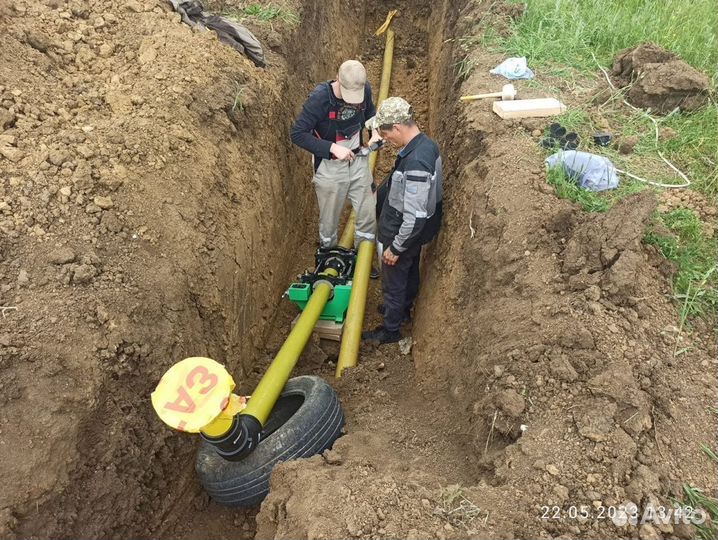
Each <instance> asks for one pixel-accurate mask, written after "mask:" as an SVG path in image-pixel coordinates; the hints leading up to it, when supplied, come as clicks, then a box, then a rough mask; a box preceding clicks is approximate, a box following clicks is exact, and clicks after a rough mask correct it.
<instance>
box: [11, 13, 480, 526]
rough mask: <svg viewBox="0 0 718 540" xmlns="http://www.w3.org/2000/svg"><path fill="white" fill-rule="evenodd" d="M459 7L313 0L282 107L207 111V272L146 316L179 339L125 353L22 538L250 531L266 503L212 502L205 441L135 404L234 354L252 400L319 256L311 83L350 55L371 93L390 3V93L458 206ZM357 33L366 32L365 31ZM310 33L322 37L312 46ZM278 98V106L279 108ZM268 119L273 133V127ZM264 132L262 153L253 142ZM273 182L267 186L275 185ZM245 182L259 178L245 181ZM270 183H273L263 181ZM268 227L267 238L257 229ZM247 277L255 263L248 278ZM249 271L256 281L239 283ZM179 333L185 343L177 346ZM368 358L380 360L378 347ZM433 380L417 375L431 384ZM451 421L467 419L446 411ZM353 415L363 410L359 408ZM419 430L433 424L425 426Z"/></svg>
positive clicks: (461, 451)
mask: <svg viewBox="0 0 718 540" xmlns="http://www.w3.org/2000/svg"><path fill="white" fill-rule="evenodd" d="M460 4H463V2H461V1H459V2H450V1H448V0H447V1H445V2H443V3H441V4H438V5H432V4H431V3H430V2H428V1H422V2H402V1H391V2H370V1H367V2H365V3H363V4H355V3H354V4H352V3H349V2H341V3H336V4H334V3H333V4H332V5H331V6H329V5H327V4H325V3H322V2H318V1H316V0H315V1H308V2H305V3H304V4H303V6H302V9H301V22H300V25H299V27H298V28H296V29H295V30H294V31H293V33H292V34H291V36H290V37H288V38H287V39H286V42H285V45H284V48H283V49H282V53H283V54H284V56H285V59H286V64H285V65H284V66H283V69H284V70H285V72H284V78H283V79H282V82H281V85H282V86H281V88H280V89H279V92H276V93H268V94H266V95H264V96H261V97H258V96H255V99H257V100H262V99H264V100H267V101H268V102H269V103H268V106H267V109H268V110H270V112H269V114H268V115H267V114H263V115H259V114H257V115H254V116H253V113H252V112H251V109H249V111H250V112H249V113H248V114H247V117H246V118H238V117H237V116H236V115H231V114H229V113H227V118H226V119H225V118H221V120H222V121H221V122H220V124H222V125H224V124H229V123H231V124H232V125H233V126H234V128H231V127H230V126H228V125H227V126H226V128H225V129H229V130H231V131H232V132H233V133H234V135H233V136H231V137H229V138H227V137H226V133H223V132H222V131H221V130H220V128H221V127H222V126H220V127H217V126H211V125H210V124H212V123H213V122H215V121H216V120H217V117H216V116H214V117H210V118H208V119H207V125H202V126H200V129H201V130H205V131H206V132H208V133H210V132H212V133H213V134H215V136H217V137H218V138H220V140H221V139H223V138H224V139H226V140H224V141H223V142H221V143H219V148H218V150H219V152H217V153H218V154H219V156H215V158H214V160H213V161H209V162H208V165H209V166H211V167H212V168H213V169H214V170H213V171H212V172H211V173H208V174H207V176H206V178H199V179H193V182H196V183H198V184H201V183H204V184H205V185H206V186H209V191H210V193H211V194H212V197H213V198H215V199H216V200H215V201H212V202H210V201H208V202H207V207H206V208H201V209H197V213H196V215H197V218H196V220H195V223H196V224H199V225H200V226H201V227H200V228H201V230H202V232H203V233H206V234H207V236H208V237H213V239H212V240H208V241H206V242H205V244H204V245H203V247H202V254H203V256H205V257H206V259H205V261H197V263H196V266H195V267H194V268H193V267H192V266H189V267H188V268H183V269H182V272H181V274H182V277H181V279H180V280H179V281H180V283H179V285H177V284H175V283H173V284H172V286H174V287H178V290H177V291H176V292H175V293H174V299H173V303H174V304H185V306H186V307H188V308H189V309H188V310H186V311H184V312H182V311H181V309H184V307H182V308H181V309H180V308H178V307H173V305H170V306H169V307H167V306H166V305H165V306H163V307H162V308H161V309H160V310H159V311H160V312H159V313H157V312H155V311H153V309H152V308H151V307H147V308H146V309H145V311H144V312H143V311H139V312H137V313H135V317H136V318H137V320H139V321H140V322H142V320H143V318H144V320H153V319H154V318H157V317H159V318H160V319H162V320H163V326H162V332H171V333H172V335H173V336H175V339H174V341H172V340H171V339H166V338H165V337H164V336H162V335H161V333H160V331H159V330H158V331H157V333H156V334H151V333H150V334H144V335H143V336H142V337H143V338H144V339H145V340H147V341H150V342H151V341H152V340H156V341H157V344H158V346H157V347H156V349H155V351H153V352H152V353H150V354H149V356H147V354H145V353H143V352H142V350H141V347H137V348H136V350H133V348H132V343H124V342H122V343H121V344H120V346H121V349H122V350H123V351H125V352H123V353H122V354H123V356H122V359H123V361H125V359H127V360H128V361H129V362H130V364H131V366H132V367H133V368H134V369H135V370H137V372H136V373H132V372H128V371H122V372H115V373H112V374H111V376H110V377H108V378H107V380H106V381H104V382H103V383H102V385H101V387H100V389H99V391H98V392H97V394H98V396H99V397H98V403H97V404H96V407H95V409H94V410H93V411H92V413H91V414H90V415H88V416H87V417H86V419H85V420H84V421H83V422H82V424H81V426H80V428H79V433H78V442H77V452H78V454H79V456H80V461H81V462H80V465H79V466H77V467H76V468H75V470H74V471H73V472H72V473H71V474H70V484H69V487H67V488H66V489H65V490H64V491H63V493H62V494H61V495H60V496H58V497H54V498H50V499H45V500H43V502H42V504H39V503H38V504H36V505H35V508H31V509H30V510H28V511H27V512H26V513H25V514H24V515H23V516H22V518H21V519H20V520H19V524H18V526H17V527H16V529H15V532H16V533H17V534H18V535H20V536H22V537H43V536H55V537H92V536H95V537H100V536H101V537H166V538H170V537H172V538H195V537H199V536H203V535H204V536H206V535H208V534H211V535H212V536H215V537H225V536H232V537H236V536H235V535H239V537H241V538H251V537H253V535H254V532H255V525H254V519H253V518H254V515H255V514H256V512H257V509H250V510H233V509H226V508H223V507H220V506H218V505H216V504H215V503H213V502H212V501H210V500H208V498H207V496H206V495H205V494H204V493H203V492H202V490H201V488H200V487H199V485H198V482H197V480H196V478H195V473H194V468H193V462H194V448H195V444H196V442H195V441H194V440H192V439H190V438H189V437H183V436H181V435H179V434H176V433H173V432H170V430H169V429H168V428H166V427H165V426H162V425H159V423H158V422H157V421H156V418H155V417H154V413H153V411H151V409H150V408H148V407H147V406H146V405H147V404H146V403H143V404H142V406H139V405H138V404H137V397H136V395H137V394H138V393H139V394H141V395H143V396H148V395H149V393H150V392H151V390H152V388H153V385H154V382H155V381H156V380H158V378H159V376H160V375H161V373H162V371H163V370H164V369H166V367H168V364H167V362H168V359H169V358H173V359H174V360H177V359H179V358H180V357H184V356H189V355H194V354H206V355H207V356H210V357H215V358H221V359H225V361H226V364H227V367H228V369H229V371H230V372H231V373H233V374H234V375H235V378H236V379H237V381H238V383H239V388H238V389H239V390H240V391H241V392H249V391H251V388H252V387H253V385H254V384H255V383H256V381H257V380H258V378H259V376H260V375H261V373H262V371H263V368H264V367H265V366H266V365H267V363H268V362H269V361H270V360H271V358H272V356H273V353H274V352H276V350H277V349H278V348H279V346H280V345H281V341H282V339H283V338H284V336H286V334H287V332H288V328H289V325H290V323H291V320H292V318H293V317H294V315H295V311H294V306H293V305H290V304H289V302H288V301H284V302H275V299H279V298H280V295H281V293H282V291H283V290H284V289H285V288H286V286H287V285H288V283H289V282H291V280H292V278H293V276H294V275H296V274H298V273H300V272H302V271H303V270H305V269H307V268H308V266H310V264H311V261H312V260H313V252H314V249H315V242H314V237H315V236H316V235H315V230H316V205H315V204H314V202H313V197H314V194H313V192H312V191H311V184H310V183H309V181H308V180H309V177H310V164H309V161H308V159H307V156H306V155H304V154H303V153H302V152H300V151H298V150H294V149H292V150H287V148H288V146H289V144H290V143H289V136H288V133H289V127H290V125H291V121H292V120H293V118H294V117H295V116H296V114H297V113H298V110H299V107H300V106H301V103H302V102H303V100H304V98H305V96H306V95H307V93H308V91H309V90H310V89H311V88H312V87H313V85H314V84H316V82H318V81H321V80H325V79H327V78H331V77H332V75H333V73H334V70H335V69H336V66H338V65H339V63H340V62H341V61H342V60H343V59H346V58H351V57H357V58H359V59H360V60H362V61H363V62H364V63H365V65H366V67H367V70H368V73H369V77H370V81H371V82H372V85H373V87H374V88H375V89H376V90H378V87H379V78H380V76H381V73H380V70H381V58H382V53H383V39H381V38H375V37H373V36H372V34H373V31H374V30H375V29H376V28H377V27H378V26H379V25H380V24H381V23H382V22H383V20H384V17H385V16H386V13H387V12H388V11H389V10H390V9H399V10H400V15H399V16H398V17H397V18H396V19H395V21H394V23H393V26H392V27H393V28H394V29H395V31H396V33H397V41H396V48H395V55H394V67H393V75H392V83H391V87H390V95H400V96H402V97H405V98H406V99H407V100H408V101H409V102H410V103H411V104H412V105H413V107H414V109H415V111H416V115H417V120H418V122H419V124H420V125H421V126H422V127H423V128H424V130H425V131H427V132H428V133H429V134H430V135H432V136H434V138H436V139H437V141H438V142H439V144H440V146H441V147H442V152H443V153H444V162H445V163H446V164H447V167H446V170H445V175H446V178H447V179H448V181H447V185H446V188H445V189H446V192H447V196H448V197H449V198H450V197H451V195H450V193H451V177H452V175H454V174H455V173H456V171H457V170H458V169H459V166H460V162H459V161H458V160H456V159H454V160H452V159H451V158H452V157H453V158H456V151H455V148H456V142H455V141H454V140H453V133H452V131H453V128H454V127H455V126H454V125H453V120H451V118H453V116H452V115H450V114H448V115H447V113H449V112H450V110H451V106H450V105H449V103H450V102H449V99H450V96H452V95H453V92H454V91H455V89H454V87H453V81H454V74H453V65H454V60H453V52H452V51H453V49H452V47H453V45H451V44H450V43H447V42H446V41H445V38H446V36H448V35H450V34H451V31H452V29H453V27H454V24H455V21H456V19H457V17H458V16H459V12H460V7H461V6H460ZM357 27H359V28H360V29H361V31H357ZM307 35H312V36H315V39H312V40H306V36H307ZM223 82H224V81H223ZM265 89H266V87H265ZM205 91H206V92H207V98H208V99H211V98H215V97H216V95H215V94H214V93H213V92H214V91H215V89H212V88H209V89H206V90H205ZM285 96H290V97H289V98H286V97H285ZM273 100H276V103H272V101H273ZM226 112H227V111H219V112H218V111H213V114H215V115H216V114H219V115H220V116H222V115H223V114H225V113H226ZM447 118H448V120H447ZM267 126H271V127H270V128H269V129H267ZM217 134H218V135H217ZM254 137H256V138H257V139H258V141H259V144H251V143H249V142H248V141H250V140H251V139H252V138H254ZM243 144H247V145H248V147H249V149H250V150H251V151H253V152H255V153H258V152H267V149H269V152H267V153H269V154H270V156H269V158H266V157H265V159H264V161H263V163H267V162H269V163H271V168H270V169H269V170H263V171H252V170H251V168H252V166H251V164H247V163H246V160H245V156H244V155H243V154H242V150H241V149H238V148H237V146H240V147H241V146H242V145H243ZM462 144H463V143H462ZM477 144H478V143H471V144H470V145H469V149H473V150H476V149H477V148H478V146H477ZM461 150H462V151H466V150H467V147H466V146H462V148H461ZM393 160H394V156H393V153H390V152H389V151H385V152H383V153H382V155H381V156H380V159H379V161H378V166H377V170H376V173H375V177H376V179H377V180H381V179H382V178H383V177H384V176H385V175H386V174H387V173H388V171H389V170H390V168H391V164H392V163H393ZM178 170H179V169H178ZM177 174H181V173H180V172H178V173H177ZM263 175H265V176H266V178H264V179H263V178H262V176H263ZM248 177H249V178H250V185H249V186H243V185H242V183H243V182H245V183H246V182H247V178H248ZM263 180H266V182H265V183H264V185H262V183H261V182H262V181H263ZM260 188H261V193H262V194H261V196H262V197H265V198H266V199H267V200H266V201H264V202H262V203H259V202H258V199H259V197H258V196H257V194H256V193H255V194H253V193H252V192H253V191H255V190H258V189H260ZM242 197H246V198H247V199H248V200H250V201H252V203H253V204H255V205H257V206H259V207H260V211H255V212H253V213H252V215H251V216H250V218H249V219H247V217H246V216H244V217H242V216H241V215H240V212H239V211H238V210H237V209H236V207H234V205H233V203H236V201H237V199H242ZM268 216H275V217H276V219H271V218H270V217H268ZM448 226H449V227H450V226H451V224H448ZM258 227H259V229H260V230H261V229H263V231H262V232H259V233H258V232H256V231H257V228H258ZM444 228H445V229H446V228H447V224H445V225H444ZM293 231H298V233H297V234H295V233H294V232H293ZM288 232H289V234H287V233H288ZM445 234H447V233H446V232H444V233H442V236H440V238H439V240H438V241H437V242H436V245H435V246H432V247H430V248H429V249H428V250H427V253H426V257H425V262H424V281H425V283H431V282H432V279H433V277H432V273H440V272H441V269H440V268H439V267H438V266H437V265H436V264H435V260H436V259H437V258H438V257H441V256H442V251H441V244H442V237H443V236H444V235H445ZM287 254H291V255H290V256H287ZM207 261H208V264H209V265H210V266H212V267H213V268H214V271H213V275H214V276H215V279H214V280H213V281H212V280H209V281H206V282H205V281H203V280H202V279H201V278H200V279H198V274H197V273H196V271H197V269H198V268H201V267H202V265H204V264H207ZM151 268H152V267H151V266H150V267H149V269H151ZM238 269H240V270H242V273H241V274H239V273H238ZM243 275H244V276H246V279H242V276H243ZM158 276H159V277H161V276H162V273H161V272H159V273H158ZM168 286H169V285H168ZM181 287H184V290H181ZM379 289H380V287H379V284H378V282H375V283H373V284H372V287H371V292H370V301H369V304H368V309H367V317H366V321H365V328H367V327H371V326H373V325H375V324H377V323H378V322H379V317H378V315H377V314H376V309H375V308H376V305H377V304H378V303H379V302H380V290H379ZM428 305H430V304H428V303H427V301H426V300H425V293H424V292H422V295H421V297H420V299H419V302H418V305H417V309H416V313H415V318H416V322H415V324H414V332H415V333H416V332H421V331H422V330H423V325H424V324H427V323H428V321H427V322H424V319H427V318H430V315H429V316H425V315H424V314H423V313H422V312H423V311H424V310H425V309H426V307H427V306H428ZM177 313H181V314H180V315H177ZM178 334H185V335H183V337H182V338H181V339H179V338H177V337H176V336H177V335H178ZM138 342H139V339H138ZM317 345H318V349H317V347H315V348H314V349H313V350H314V351H316V350H320V351H321V353H320V356H321V359H320V360H316V358H313V357H312V355H313V352H312V351H308V352H307V353H306V354H305V355H304V357H303V359H302V361H300V364H299V365H298V367H297V369H296V370H295V373H296V374H303V373H314V374H320V375H322V376H326V377H327V378H331V373H332V372H333V370H332V369H331V364H330V362H331V361H332V359H333V358H334V356H335V355H336V349H335V348H334V346H333V345H332V344H330V343H319V344H317ZM119 354H120V353H118V355H119ZM368 354H369V355H370V356H371V354H372V352H371V351H370V352H369V353H368ZM138 376H139V377H138ZM422 376H423V375H422V374H418V378H421V377H422ZM350 384H351V383H350ZM409 389H410V388H409V387H407V388H405V390H409ZM443 390H444V388H443V387H442V386H441V385H436V387H435V388H432V390H431V391H432V392H433V393H434V394H438V393H439V392H441V391H443ZM345 392H346V394H347V395H349V394H350V392H348V391H346V390H345ZM421 399H422V398H421V396H415V397H414V398H411V399H409V398H407V400H406V402H405V405H404V408H405V413H406V414H407V415H409V414H410V411H411V410H412V409H413V408H415V407H417V406H420V403H421ZM443 412H444V413H446V414H447V415H450V416H453V415H454V414H455V411H451V410H448V409H447V410H445V411H443ZM348 414H351V406H350V407H349V412H348ZM458 416H459V415H458V414H456V417H457V418H458ZM457 425H458V420H457ZM415 427H417V429H422V428H421V427H419V425H418V423H417V426H415ZM449 428H450V429H451V430H452V433H453V435H454V436H455V437H461V436H460V435H459V432H460V431H461V429H459V427H457V426H449ZM118 433H122V434H123V437H122V439H123V442H122V444H118V443H117V442H116V439H115V437H116V434H118ZM468 439H469V438H468V437H467V440H466V441H460V442H461V444H459V445H457V446H456V448H453V447H452V448H451V449H450V450H448V451H449V452H450V453H452V454H453V455H450V456H448V458H447V460H446V463H445V469H446V473H447V474H448V475H450V476H451V475H452V474H453V475H454V476H455V479H457V480H458V479H459V478H458V476H456V475H457V474H458V473H456V472H455V471H457V470H462V468H461V467H457V465H460V464H465V462H466V460H467V459H469V455H470V454H471V449H470V446H471V442H470V440H468ZM463 470H465V469H463ZM461 474H462V475H463V476H464V478H465V479H466V478H468V479H469V480H471V481H476V480H478V476H476V475H473V476H472V474H471V473H465V472H463V473H461ZM467 474H468V476H467ZM86 493H91V494H92V496H93V498H94V500H93V503H92V504H91V505H88V501H87V500H86V498H85V497H86ZM43 516H45V517H47V516H52V519H43Z"/></svg>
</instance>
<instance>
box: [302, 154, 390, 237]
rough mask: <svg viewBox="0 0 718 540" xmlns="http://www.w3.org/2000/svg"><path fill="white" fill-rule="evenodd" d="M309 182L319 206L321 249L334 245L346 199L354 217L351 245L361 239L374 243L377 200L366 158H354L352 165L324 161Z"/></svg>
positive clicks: (337, 161) (344, 162) (342, 162)
mask: <svg viewBox="0 0 718 540" xmlns="http://www.w3.org/2000/svg"><path fill="white" fill-rule="evenodd" d="M312 183H313V184H314V189H315V190H316V192H317V202H318V203H319V243H320V244H321V245H322V247H334V246H336V245H337V241H338V233H337V230H338V228H339V218H340V217H341V214H342V210H344V204H345V203H346V200H347V199H349V201H351V204H352V207H353V208H354V212H355V214H356V229H355V233H354V246H355V247H356V246H358V245H359V242H361V241H362V240H370V241H372V242H373V241H374V240H375V231H376V210H375V208H376V201H375V199H374V194H373V193H372V191H371V184H372V177H371V173H370V172H369V159H368V158H367V157H362V156H357V157H355V158H354V161H352V162H348V161H339V160H336V159H323V160H322V162H321V163H320V164H319V168H318V169H317V172H316V173H315V174H314V178H313V180H312Z"/></svg>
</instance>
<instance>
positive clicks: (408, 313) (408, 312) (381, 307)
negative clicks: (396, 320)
mask: <svg viewBox="0 0 718 540" xmlns="http://www.w3.org/2000/svg"><path fill="white" fill-rule="evenodd" d="M376 310H377V311H378V312H379V314H380V315H384V313H385V312H386V306H385V305H384V304H379V305H378V306H376ZM410 322H411V310H410V309H407V310H406V313H404V318H403V319H401V324H407V323H410Z"/></svg>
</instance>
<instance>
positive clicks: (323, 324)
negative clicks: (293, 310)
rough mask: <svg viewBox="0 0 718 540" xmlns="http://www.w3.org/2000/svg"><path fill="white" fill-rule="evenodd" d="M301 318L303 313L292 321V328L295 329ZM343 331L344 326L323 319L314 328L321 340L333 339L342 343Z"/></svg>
mask: <svg viewBox="0 0 718 540" xmlns="http://www.w3.org/2000/svg"><path fill="white" fill-rule="evenodd" d="M300 316H301V313H300V314H299V315H297V316H296V317H295V318H294V320H293V321H292V328H294V325H295V324H297V321H298V320H299V317H300ZM343 330H344V325H343V324H339V323H336V322H334V321H326V320H322V319H319V320H318V321H317V324H316V326H315V327H314V333H315V334H316V335H318V336H319V337H320V338H321V339H331V340H332V341H341V340H342V331H343Z"/></svg>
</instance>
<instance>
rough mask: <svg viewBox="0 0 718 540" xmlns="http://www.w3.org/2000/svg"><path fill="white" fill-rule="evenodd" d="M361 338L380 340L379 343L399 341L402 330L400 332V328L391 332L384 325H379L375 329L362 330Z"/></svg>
mask: <svg viewBox="0 0 718 540" xmlns="http://www.w3.org/2000/svg"><path fill="white" fill-rule="evenodd" d="M361 338H362V339H363V340H364V341H375V342H378V343H379V345H384V344H386V343H396V342H397V341H399V340H400V339H401V332H399V330H395V331H394V332H391V331H389V330H387V329H386V328H384V325H379V326H377V327H376V328H374V330H368V331H366V332H362V334H361Z"/></svg>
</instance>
